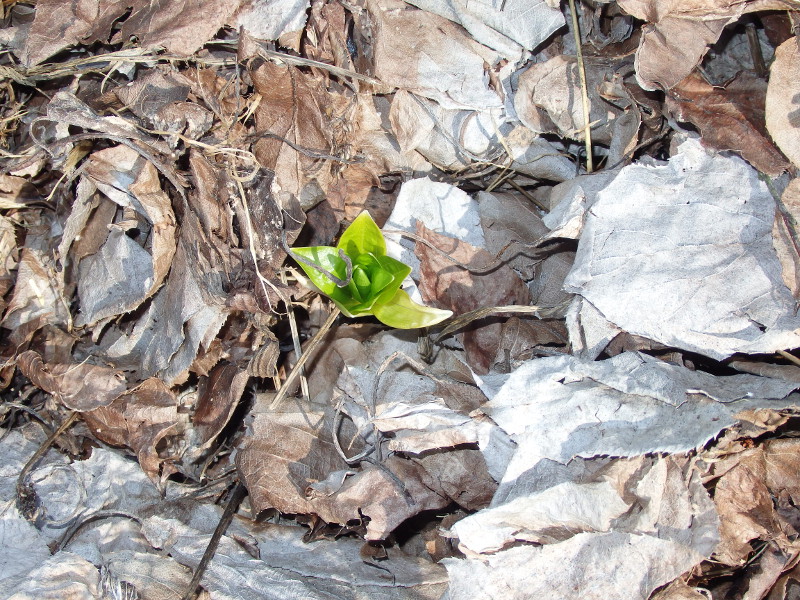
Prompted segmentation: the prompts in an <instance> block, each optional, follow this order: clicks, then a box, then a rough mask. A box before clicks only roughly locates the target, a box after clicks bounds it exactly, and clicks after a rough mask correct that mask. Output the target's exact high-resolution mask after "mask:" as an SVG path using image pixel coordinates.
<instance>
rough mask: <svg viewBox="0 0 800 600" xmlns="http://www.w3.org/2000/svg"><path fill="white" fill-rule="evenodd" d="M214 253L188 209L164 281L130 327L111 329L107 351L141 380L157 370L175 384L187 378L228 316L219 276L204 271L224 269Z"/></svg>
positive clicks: (168, 381)
mask: <svg viewBox="0 0 800 600" xmlns="http://www.w3.org/2000/svg"><path fill="white" fill-rule="evenodd" d="M187 247H188V248H189V249H187ZM215 259H216V256H215V254H214V248H213V247H212V246H211V244H208V243H207V240H206V239H205V238H203V237H202V235H201V234H200V224H199V222H198V220H197V218H196V217H195V216H194V214H193V213H191V212H190V211H187V212H186V213H185V214H184V216H183V219H182V237H181V240H180V242H179V244H178V250H177V251H176V253H175V256H174V258H173V260H172V265H171V268H170V273H169V277H167V282H166V285H164V286H163V287H162V288H161V289H159V290H158V292H157V293H156V294H155V296H154V297H153V298H152V299H151V301H150V304H149V305H148V308H147V310H146V311H145V312H144V314H143V315H142V316H141V317H140V318H139V320H138V321H137V322H136V324H135V326H134V327H133V329H132V331H130V332H126V331H109V332H107V334H106V336H107V339H108V342H107V343H108V345H109V347H108V349H107V350H106V356H107V357H108V358H109V359H110V360H111V361H113V362H114V364H116V365H118V366H123V367H125V368H130V369H132V370H134V371H136V372H137V377H138V378H139V379H140V380H141V379H146V378H147V377H150V376H152V375H155V374H159V376H160V377H162V378H163V379H164V381H165V382H167V383H168V384H172V383H174V382H176V381H178V380H181V379H183V378H185V377H186V376H187V374H188V371H189V368H190V367H191V365H192V363H193V361H194V359H195V356H196V355H197V351H198V348H199V347H200V346H201V344H202V346H203V347H204V348H208V347H209V346H210V345H211V342H212V341H213V339H214V338H215V337H216V336H217V333H218V332H219V330H220V328H221V327H222V325H223V324H224V323H225V321H226V319H227V318H228V314H229V310H228V309H227V308H226V307H225V299H226V294H225V292H224V291H223V290H222V289H221V281H220V280H219V279H215V278H210V277H206V275H205V274H210V273H217V272H220V271H219V269H218V268H217V266H216V265H217V264H218V263H217V262H216V260H215ZM226 275H228V276H230V275H231V274H226Z"/></svg>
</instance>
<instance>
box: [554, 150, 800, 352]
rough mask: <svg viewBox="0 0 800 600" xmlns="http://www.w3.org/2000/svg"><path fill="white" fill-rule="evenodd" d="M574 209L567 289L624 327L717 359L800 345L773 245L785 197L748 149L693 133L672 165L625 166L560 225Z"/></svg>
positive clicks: (799, 324) (573, 205) (575, 204)
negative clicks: (707, 141)
mask: <svg viewBox="0 0 800 600" xmlns="http://www.w3.org/2000/svg"><path fill="white" fill-rule="evenodd" d="M588 207H591V208H590V209H588V210H587V208H588ZM559 208H561V207H559ZM584 211H586V212H584ZM574 214H578V215H581V216H582V217H583V218H585V220H586V221H585V224H584V225H583V229H582V231H581V233H580V241H579V244H578V253H577V256H576V258H575V265H574V267H573V269H572V271H571V272H570V274H569V276H568V277H567V279H566V282H565V288H566V289H567V291H570V292H574V293H577V294H580V295H581V296H582V297H583V298H584V299H585V300H586V301H587V302H589V303H590V304H591V305H592V306H593V307H595V308H596V309H597V310H598V311H599V312H600V313H601V314H602V315H603V317H605V319H607V320H608V321H610V322H611V323H613V324H614V325H615V326H616V327H619V328H620V329H622V330H624V331H627V332H628V333H631V334H634V335H640V336H643V337H647V338H650V339H652V340H655V341H657V342H661V343H662V344H665V345H667V346H674V347H677V348H681V349H683V350H690V351H694V352H698V353H700V354H705V355H706V356H710V357H712V358H715V359H717V360H722V359H724V358H727V357H729V356H730V355H732V354H734V353H737V352H743V353H769V352H774V351H776V350H778V349H783V348H794V347H797V346H800V335H799V334H798V333H797V331H798V330H800V319H798V318H797V317H796V316H795V301H794V298H793V297H792V295H791V293H790V292H789V290H788V289H787V288H786V287H785V286H784V284H783V281H782V275H781V265H780V262H779V261H778V258H777V256H776V254H775V249H774V247H773V244H772V234H771V229H772V223H773V219H774V214H775V201H774V200H773V198H772V196H771V195H770V193H769V192H768V190H767V187H766V185H764V183H763V182H761V181H759V179H758V174H757V173H756V172H755V170H754V169H753V168H752V167H750V166H749V165H748V164H747V163H745V162H744V161H743V160H741V159H740V158H738V157H735V156H721V155H716V156H714V155H711V154H709V153H708V152H707V151H705V150H703V148H702V147H701V146H700V143H699V142H698V141H696V140H691V139H690V140H687V141H685V142H684V143H683V144H681V146H680V148H679V152H678V154H676V155H675V156H673V157H672V158H671V159H670V161H669V163H667V164H666V165H656V166H648V165H644V164H643V165H631V166H629V167H625V168H624V169H622V170H621V171H619V173H618V174H617V175H616V177H614V178H613V180H612V181H611V182H610V183H608V184H607V185H605V186H604V187H603V188H602V189H601V190H599V191H598V192H597V194H596V195H593V196H584V195H580V196H576V197H575V198H574V200H573V201H572V202H570V203H568V206H567V207H566V210H562V211H561V223H563V222H564V221H565V220H566V219H572V218H574V217H573V215H574ZM578 218H580V217H578ZM561 223H558V222H557V221H556V222H555V223H553V222H550V223H548V224H549V225H552V226H554V227H555V228H559V227H561ZM731 281H735V282H736V285H735V286H731ZM570 337H571V338H572V339H574V340H578V339H579V338H580V331H579V330H575V329H572V330H571V331H570Z"/></svg>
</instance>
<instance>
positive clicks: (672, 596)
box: [650, 578, 708, 600]
mask: <svg viewBox="0 0 800 600" xmlns="http://www.w3.org/2000/svg"><path fill="white" fill-rule="evenodd" d="M650 598H651V600H708V596H706V595H705V594H702V593H701V592H699V591H698V590H697V589H696V588H693V587H691V586H689V585H687V584H686V582H685V581H684V580H683V578H680V579H676V580H675V581H673V582H672V583H670V584H669V585H668V586H666V587H665V588H664V589H662V590H659V591H657V592H656V593H655V594H653V595H652V596H651V597H650Z"/></svg>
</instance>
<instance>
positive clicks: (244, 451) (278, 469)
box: [235, 410, 358, 523]
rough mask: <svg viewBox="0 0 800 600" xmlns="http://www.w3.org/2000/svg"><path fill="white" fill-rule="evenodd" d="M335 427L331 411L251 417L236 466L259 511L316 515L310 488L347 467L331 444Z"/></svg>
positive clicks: (252, 501) (236, 459) (254, 506)
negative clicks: (310, 502) (307, 490)
mask: <svg viewBox="0 0 800 600" xmlns="http://www.w3.org/2000/svg"><path fill="white" fill-rule="evenodd" d="M332 424H333V412H332V411H331V410H326V411H325V412H317V411H311V410H305V411H304V412H299V411H298V412H287V413H259V414H255V415H254V416H253V418H252V422H251V423H250V426H249V428H248V434H247V435H246V436H245V438H244V439H243V440H242V441H241V442H240V443H239V445H238V447H237V452H236V458H235V462H236V468H237V470H238V471H239V474H240V475H241V477H242V481H243V482H244V484H245V485H246V486H247V491H248V492H249V494H250V502H251V505H252V506H253V510H254V511H255V512H256V513H258V512H261V511H262V510H266V509H268V508H275V509H277V510H279V511H281V512H283V513H299V514H309V513H314V512H316V511H315V510H314V508H313V507H312V506H311V505H310V504H309V501H308V499H307V498H306V488H307V487H308V486H309V484H311V483H314V482H317V481H322V480H323V479H325V478H327V477H328V475H330V474H331V473H333V472H334V471H340V470H342V469H347V463H345V462H344V461H343V460H342V459H341V458H340V457H339V455H338V454H337V452H336V448H335V447H334V445H333V439H332V438H331V426H332ZM357 516H358V515H357V513H356V517H357ZM323 518H324V517H323ZM350 518H352V517H351V516H348V519H350ZM336 522H340V523H344V522H346V521H336Z"/></svg>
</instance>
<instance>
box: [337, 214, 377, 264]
mask: <svg viewBox="0 0 800 600" xmlns="http://www.w3.org/2000/svg"><path fill="white" fill-rule="evenodd" d="M336 247H337V248H341V249H342V250H344V253H345V254H347V256H349V257H350V258H355V257H357V256H358V255H360V254H373V255H375V256H385V255H386V240H384V239H383V233H382V232H381V230H380V229H379V228H378V226H377V225H376V224H375V221H373V220H372V217H371V216H370V214H369V213H368V212H367V211H366V210H365V211H362V212H361V214H360V215H358V216H357V217H356V219H355V221H353V222H352V223H351V224H350V227H348V228H347V229H345V230H344V233H343V234H342V237H341V239H340V240H339V243H338V244H337V245H336Z"/></svg>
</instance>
